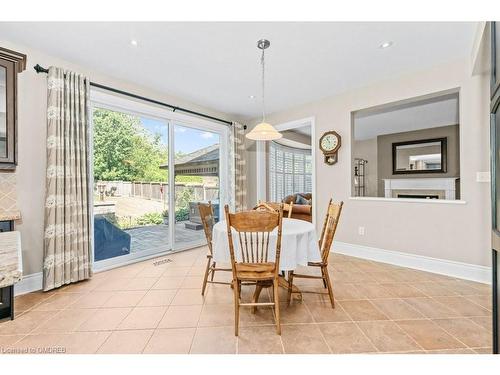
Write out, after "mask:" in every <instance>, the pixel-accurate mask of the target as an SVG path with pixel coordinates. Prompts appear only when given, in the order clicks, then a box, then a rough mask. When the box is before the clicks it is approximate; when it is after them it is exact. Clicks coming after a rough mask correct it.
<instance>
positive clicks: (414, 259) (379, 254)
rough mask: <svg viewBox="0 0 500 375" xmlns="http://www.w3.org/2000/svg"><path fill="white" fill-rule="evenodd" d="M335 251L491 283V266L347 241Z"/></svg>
mask: <svg viewBox="0 0 500 375" xmlns="http://www.w3.org/2000/svg"><path fill="white" fill-rule="evenodd" d="M333 252H335V253H339V254H344V255H349V256H353V257H357V258H364V259H369V260H374V261H377V262H383V263H389V264H394V265H396V266H402V267H408V268H413V269H416V270H420V271H427V272H433V273H438V274H441V275H446V276H452V277H457V278H460V279H465V280H471V281H477V282H480V283H485V284H491V267H486V266H478V265H475V264H469V263H461V262H455V261H452V260H446V259H437V258H431V257H426V256H422V255H415V254H408V253H402V252H399V251H392V250H384V249H378V248H375V247H369V246H363V245H355V244H350V243H346V242H334V244H333Z"/></svg>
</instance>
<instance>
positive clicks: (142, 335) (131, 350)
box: [97, 330, 153, 354]
mask: <svg viewBox="0 0 500 375" xmlns="http://www.w3.org/2000/svg"><path fill="white" fill-rule="evenodd" d="M152 335H153V330H133V331H114V332H113V333H112V334H111V335H110V336H109V337H108V339H107V340H106V341H105V342H104V344H102V345H101V347H100V348H99V350H98V351H97V352H98V353H106V354H139V353H142V350H143V349H144V347H145V346H146V344H147V343H148V341H149V339H150V337H151V336H152Z"/></svg>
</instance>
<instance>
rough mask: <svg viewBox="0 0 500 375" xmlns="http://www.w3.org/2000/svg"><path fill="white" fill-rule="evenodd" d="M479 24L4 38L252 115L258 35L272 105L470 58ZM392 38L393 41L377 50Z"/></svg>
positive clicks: (35, 31)
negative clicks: (266, 44) (264, 43)
mask: <svg viewBox="0 0 500 375" xmlns="http://www.w3.org/2000/svg"><path fill="white" fill-rule="evenodd" d="M475 27H476V24H475V23H463V22H461V23H451V22H442V23H429V22H425V23H385V22H378V23H374V22H371V23H369V22H364V23H342V22H335V23H319V22H318V23H298V22H295V23H293V22H286V23H280V22H270V23H251V22H247V23H199V22H194V23H186V22H182V23H166V22H157V23H131V22H129V23H111V22H109V23H30V24H27V23H10V22H3V23H0V37H1V38H2V39H5V40H8V41H11V42H14V43H19V44H23V45H26V46H28V47H33V48H35V49H38V50H41V51H43V52H45V53H46V54H49V55H53V56H57V57H60V58H63V59H66V60H68V61H71V62H74V63H78V64H80V65H82V66H85V67H89V68H91V69H94V70H96V71H99V72H101V73H104V74H108V75H111V76H114V77H116V78H119V79H125V80H128V81H131V82H135V83H137V84H140V85H143V86H147V87H151V88H153V89H156V90H160V91H163V92H166V93H168V94H172V95H176V96H179V97H181V98H184V99H187V100H190V101H192V102H195V103H198V104H201V105H204V106H207V107H211V108H213V109H216V110H219V111H222V112H226V113H228V114H233V115H238V116H242V117H255V116H259V114H260V101H259V100H258V97H259V95H260V66H259V59H260V56H259V52H260V51H259V50H258V49H257V47H256V41H257V40H258V39H260V38H263V37H265V38H267V39H269V40H270V41H271V47H270V49H269V50H267V52H266V68H267V71H266V77H267V79H266V85H267V92H266V101H267V105H266V106H267V111H268V112H275V111H279V110H283V109H287V108H290V107H293V106H296V105H299V104H302V103H306V102H310V101H314V100H317V99H320V98H323V97H327V96H331V95H334V94H337V93H340V92H343V91H346V90H350V89H353V88H356V87H360V86H364V85H367V84H370V83H373V82H377V81H380V80H384V79H387V78H389V77H394V76H396V75H400V74H404V73H406V72H410V71H416V70H421V69H425V68H426V67H430V66H433V65H437V64H441V63H445V62H448V61H452V60H456V59H460V58H466V57H468V56H469V55H470V51H471V48H472V43H473V37H474V31H475ZM131 39H135V40H137V41H138V46H137V47H133V46H132V45H131V43H130V41H131ZM388 40H390V41H392V42H393V43H394V44H393V46H392V47H391V48H388V49H380V48H378V47H379V45H380V44H381V43H382V42H384V41H388ZM249 95H255V96H256V97H257V99H253V100H252V99H249Z"/></svg>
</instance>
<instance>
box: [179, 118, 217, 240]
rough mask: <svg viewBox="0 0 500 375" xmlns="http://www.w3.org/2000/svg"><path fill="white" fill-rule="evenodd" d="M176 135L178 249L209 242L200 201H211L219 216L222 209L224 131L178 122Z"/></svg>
mask: <svg viewBox="0 0 500 375" xmlns="http://www.w3.org/2000/svg"><path fill="white" fill-rule="evenodd" d="M173 133H174V135H173V137H174V142H173V144H174V159H175V163H174V164H175V165H174V171H175V172H174V181H175V192H174V197H173V198H174V199H173V201H174V203H173V204H174V206H175V228H174V249H175V250H181V249H187V248H192V247H195V246H200V245H203V244H205V243H206V239H205V234H204V231H203V225H202V223H201V219H200V215H199V212H198V203H199V202H205V203H206V202H208V201H211V202H212V205H213V206H214V211H215V218H216V221H218V218H219V215H220V212H221V202H220V186H221V184H220V171H221V168H220V166H221V163H220V157H221V134H220V133H218V132H216V131H207V130H204V129H200V128H195V127H191V126H185V125H182V124H175V125H174V128H173Z"/></svg>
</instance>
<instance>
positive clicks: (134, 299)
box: [103, 290, 146, 307]
mask: <svg viewBox="0 0 500 375" xmlns="http://www.w3.org/2000/svg"><path fill="white" fill-rule="evenodd" d="M145 295H146V291H144V290H135V291H118V292H114V293H113V295H112V296H111V297H110V298H109V299H108V300H107V301H106V303H104V305H103V307H134V306H137V304H138V303H139V302H140V301H141V299H142V298H143V297H144V296H145Z"/></svg>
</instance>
